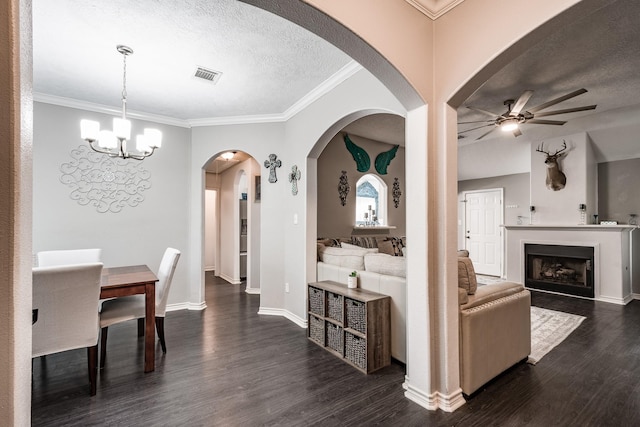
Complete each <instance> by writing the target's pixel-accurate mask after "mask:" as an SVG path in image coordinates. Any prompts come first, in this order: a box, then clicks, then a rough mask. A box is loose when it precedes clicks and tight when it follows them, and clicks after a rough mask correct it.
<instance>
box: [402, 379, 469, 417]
mask: <svg viewBox="0 0 640 427" xmlns="http://www.w3.org/2000/svg"><path fill="white" fill-rule="evenodd" d="M402 387H403V388H404V389H405V392H404V397H406V398H407V399H409V400H410V401H412V402H414V403H417V404H418V405H420V406H422V407H423V408H425V409H428V410H430V411H435V410H437V409H440V410H442V411H444V412H453V411H455V410H456V409H458V408H460V407H461V406H462V405H464V404H465V403H467V402H466V400H464V397H463V396H462V390H461V389H458V390H456V391H455V392H454V393H451V394H450V395H444V394H442V393H440V392H437V391H436V392H434V393H431V394H429V393H425V392H424V391H422V390H420V389H418V388H416V387H413V386H412V385H411V384H409V382H408V380H407V379H406V377H405V382H404V384H402Z"/></svg>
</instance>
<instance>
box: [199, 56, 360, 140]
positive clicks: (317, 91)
mask: <svg viewBox="0 0 640 427" xmlns="http://www.w3.org/2000/svg"><path fill="white" fill-rule="evenodd" d="M362 69H363V67H362V65H360V64H358V63H357V62H355V61H350V62H349V63H347V64H346V65H345V66H344V67H342V68H341V69H339V70H338V71H336V72H335V73H334V74H333V75H332V76H331V77H329V78H328V79H327V80H325V81H324V82H322V83H320V84H319V85H318V86H316V87H315V88H314V89H312V90H311V91H310V92H309V93H307V94H306V95H305V96H303V97H302V98H300V99H299V100H298V101H296V103H295V104H293V105H292V106H291V107H289V108H287V110H286V111H284V112H283V113H279V114H278V113H276V114H264V115H253V116H229V117H213V118H208V119H193V120H188V122H189V124H190V125H191V126H193V127H197V126H221V125H237V124H248V123H274V122H286V121H287V120H289V119H290V118H292V117H293V116H295V115H296V114H298V113H299V112H300V111H302V110H304V109H305V108H307V107H308V106H309V105H311V104H312V103H314V102H315V101H317V100H318V99H319V98H320V97H322V96H323V95H325V94H327V93H329V92H330V91H332V90H333V89H334V88H335V87H336V86H338V85H339V84H340V83H342V82H344V81H345V80H347V79H348V78H349V77H351V76H353V75H354V74H356V73H357V72H358V71H360V70H362Z"/></svg>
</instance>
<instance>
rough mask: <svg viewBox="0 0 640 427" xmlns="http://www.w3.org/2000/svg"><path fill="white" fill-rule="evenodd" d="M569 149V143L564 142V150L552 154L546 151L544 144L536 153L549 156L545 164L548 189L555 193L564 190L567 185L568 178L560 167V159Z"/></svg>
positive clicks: (541, 144)
mask: <svg viewBox="0 0 640 427" xmlns="http://www.w3.org/2000/svg"><path fill="white" fill-rule="evenodd" d="M566 149H567V143H566V142H565V141H564V140H562V148H561V149H559V150H556V152H555V153H553V154H551V153H549V152H548V151H546V150H545V149H544V143H540V145H539V146H538V148H536V151H537V152H538V153H542V154H544V155H546V156H547V158H546V159H545V161H544V163H545V165H547V180H546V184H547V188H548V189H550V190H553V191H558V190H562V189H563V188H564V186H565V185H566V183H567V177H566V176H565V174H564V173H562V171H561V170H560V166H558V157H560V156H561V155H562V154H563V152H564V150H566Z"/></svg>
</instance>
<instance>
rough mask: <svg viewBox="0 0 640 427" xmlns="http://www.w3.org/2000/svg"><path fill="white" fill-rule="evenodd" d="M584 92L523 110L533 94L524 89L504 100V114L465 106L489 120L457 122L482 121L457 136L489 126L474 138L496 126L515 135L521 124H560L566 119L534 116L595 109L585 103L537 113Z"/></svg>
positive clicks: (491, 130) (582, 90) (584, 90)
mask: <svg viewBox="0 0 640 427" xmlns="http://www.w3.org/2000/svg"><path fill="white" fill-rule="evenodd" d="M586 92H587V90H586V89H578V90H575V91H573V92H571V93H568V94H566V95H563V96H560V97H558V98H555V99H552V100H550V101H547V102H545V103H543V104H540V105H537V106H535V107H532V108H529V109H526V110H525V109H524V108H525V105H526V104H527V102H529V99H530V98H531V96H532V95H533V91H532V90H525V91H524V92H523V93H522V95H520V97H519V98H518V100H517V101H514V100H513V99H507V100H506V101H504V105H505V106H506V107H507V111H506V112H505V113H504V114H496V113H492V112H491V111H486V110H482V109H480V108H475V107H471V106H467V108H468V109H469V110H472V111H476V112H478V113H481V114H484V115H486V116H489V117H491V120H477V121H471V122H460V123H458V124H459V125H461V124H472V123H484V124H483V125H480V126H477V127H473V128H471V129H466V130H463V131H460V132H458V137H459V138H460V136H461V134H463V133H466V132H472V131H474V130H477V129H481V128H484V127H490V128H491V129H489V130H488V131H487V132H485V133H483V134H482V135H480V136H479V137H478V138H476V141H478V140H480V139H482V138H484V137H485V136H487V135H489V134H490V133H491V132H493V131H494V130H496V129H497V128H500V130H502V131H503V132H512V133H513V136H516V137H517V136H520V135H522V131H521V130H520V125H521V124H537V125H555V126H562V125H564V124H565V123H566V121H563V120H540V119H538V118H536V117H546V116H554V115H559V114H567V113H575V112H578V111H587V110H595V108H596V105H586V106H584V107H576V108H566V109H563V110H555V111H547V112H540V113H539V111H541V110H544V109H546V108H549V107H551V106H553V105H556V104H559V103H560V102H562V101H566V100H567V99H571V98H573V97H576V96H578V95H582V94H583V93H586Z"/></svg>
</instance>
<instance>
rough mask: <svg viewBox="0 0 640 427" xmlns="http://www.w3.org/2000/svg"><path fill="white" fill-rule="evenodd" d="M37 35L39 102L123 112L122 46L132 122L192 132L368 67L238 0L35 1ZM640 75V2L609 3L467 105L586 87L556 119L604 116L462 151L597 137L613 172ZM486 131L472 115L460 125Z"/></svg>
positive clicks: (495, 105) (399, 125)
mask: <svg viewBox="0 0 640 427" xmlns="http://www.w3.org/2000/svg"><path fill="white" fill-rule="evenodd" d="M439 2H440V0H438V1H435V2H434V1H432V0H428V1H426V2H425V1H422V4H423V6H424V5H425V4H426V5H429V4H435V5H436V6H439V5H440V3H439ZM418 3H420V1H419V2H418ZM441 3H442V5H447V7H448V6H451V5H455V4H458V2H455V1H449V0H447V1H446V2H441ZM445 9H446V8H445ZM443 10H444V9H443ZM33 28H34V30H33V31H34V34H33V42H34V90H35V92H36V94H35V98H36V99H37V100H38V99H39V100H46V101H47V102H54V103H57V102H58V101H60V100H61V99H62V98H70V99H71V100H74V101H80V102H82V103H92V104H99V105H104V106H109V107H112V108H114V109H119V108H120V92H121V85H122V57H121V55H120V54H119V53H117V51H116V49H115V47H116V45H118V44H126V45H128V46H130V47H132V48H133V49H134V51H135V53H134V54H133V56H131V57H129V59H128V61H127V64H128V71H127V91H128V101H129V102H128V108H129V111H130V112H141V113H144V114H147V115H155V116H160V117H167V118H173V119H177V120H179V121H183V122H184V123H189V124H193V123H194V122H198V121H200V123H206V121H207V120H216V119H233V118H237V117H238V116H242V117H246V116H249V117H253V116H269V115H282V114H283V113H285V112H286V111H287V110H290V109H292V107H294V106H295V105H296V104H297V103H300V101H301V100H302V99H304V98H305V97H306V96H307V95H308V94H310V93H312V92H313V91H314V90H317V88H318V87H319V86H322V85H323V83H325V82H327V81H328V80H331V79H332V78H335V76H336V75H340V74H341V73H344V72H345V70H347V69H349V67H350V66H351V67H353V65H354V64H353V62H352V60H351V58H349V57H348V56H347V55H345V54H344V53H343V52H342V51H340V50H338V49H337V48H335V47H333V46H332V45H330V44H329V43H327V42H325V41H324V40H322V39H320V38H318V37H316V36H315V35H313V34H311V33H310V32H308V31H306V30H304V29H302V28H300V27H298V26H297V25H295V24H292V23H290V22H289V21H286V20H284V19H281V18H279V17H277V16H275V15H272V14H270V13H268V12H265V11H264V10H262V9H259V8H256V7H253V6H251V5H247V4H245V3H243V2H239V1H236V0H215V1H208V0H171V1H170V0H139V1H135V2H133V1H129V0H109V1H107V0H34V1H33ZM197 66H203V67H207V68H211V69H214V70H216V71H220V72H222V73H223V75H222V77H221V79H220V81H219V82H218V83H217V84H216V85H212V84H210V83H207V82H202V81H198V80H196V79H194V78H193V77H192V75H193V72H194V71H195V68H196V67H197ZM638 70H640V2H639V1H637V0H619V1H614V2H608V4H607V5H606V6H604V7H603V8H602V9H601V10H600V11H598V12H597V13H594V14H593V15H592V16H590V17H588V18H586V19H584V20H582V21H580V22H575V23H573V24H572V25H568V26H566V27H565V28H563V29H562V30H561V31H559V32H557V33H554V34H549V36H548V38H547V39H545V40H543V41H542V42H540V43H539V44H538V45H536V46H534V47H533V48H531V49H530V50H529V51H527V52H525V53H524V54H523V55H522V56H521V57H519V58H517V59H516V60H514V61H513V62H512V63H511V64H509V65H508V66H506V67H505V68H504V69H503V70H501V71H499V72H498V73H497V74H496V75H495V76H494V77H492V78H491V79H490V80H489V81H487V82H486V83H485V84H484V85H483V86H482V87H481V88H480V89H478V91H476V93H474V94H473V95H472V96H471V97H470V98H469V99H468V100H467V101H466V102H465V104H464V105H472V106H475V107H479V108H482V109H485V110H489V111H493V112H496V113H502V112H504V109H505V107H504V106H503V101H504V100H505V99H509V98H514V99H517V97H518V96H519V95H520V94H521V93H522V92H523V91H524V90H527V89H530V90H533V91H534V95H533V97H532V98H531V99H530V101H529V102H528V103H527V106H528V107H531V106H534V105H537V104H540V103H542V102H545V101H547V100H550V99H553V98H556V97H558V96H560V95H564V94H566V93H568V92H571V91H573V90H575V89H578V88H581V87H584V88H586V89H587V90H588V91H589V92H588V93H586V94H584V95H580V96H578V97H576V98H574V99H572V100H569V101H566V102H563V103H560V104H558V105H557V106H555V107H554V108H552V109H561V108H571V107H574V106H581V105H588V104H597V105H598V108H597V109H596V110H595V111H588V112H580V113H571V114H566V115H562V116H552V117H548V118H549V119H559V120H568V123H567V124H565V125H564V126H544V125H530V124H526V125H523V127H522V131H523V136H520V137H518V138H514V137H513V136H512V135H505V134H501V133H500V132H493V133H492V134H490V135H489V136H487V137H485V138H484V139H483V140H481V141H479V142H475V141H474V139H475V138H476V137H477V136H479V135H480V134H481V133H482V130H478V131H475V132H470V133H468V134H465V136H467V138H465V139H461V140H460V146H461V149H464V148H465V147H466V146H469V145H470V144H471V145H475V144H493V145H494V146H503V147H507V146H512V145H510V144H521V145H528V143H529V142H538V141H542V140H544V139H548V138H552V137H554V136H558V135H560V136H561V135H570V134H572V133H575V132H582V131H588V132H589V134H590V135H591V137H592V139H593V141H594V143H595V145H596V152H597V155H598V160H599V161H605V160H617V159H622V158H630V157H640V148H638V146H639V145H640V144H638V142H637V140H638V139H637V137H636V135H640V107H638V105H639V101H638V99H640V96H639V95H640V72H638ZM60 97H62V98H60ZM525 109H526V108H525ZM483 119H486V117H485V116H482V115H478V114H476V113H473V112H471V111H470V110H467V109H466V108H464V107H461V108H460V109H459V121H472V120H483ZM469 126H470V125H469ZM612 127H617V128H619V129H621V131H620V132H619V133H618V135H617V137H616V138H615V139H616V140H615V141H612V140H611V137H610V133H609V132H607V129H610V128H612ZM466 128H467V125H460V126H459V129H460V130H463V129H466ZM347 131H349V132H350V133H353V134H356V135H359V136H362V137H366V138H370V139H375V140H378V141H383V142H388V143H391V144H403V141H404V119H403V118H400V117H397V116H390V115H376V116H373V117H368V118H364V119H362V120H360V121H358V122H356V123H354V124H352V125H351V126H350V127H349V128H347ZM483 151H488V150H480V152H483ZM516 151H518V152H523V150H519V149H518V150H516ZM462 157H463V156H461V158H462ZM483 165H484V166H485V167H487V168H491V169H490V170H487V171H485V172H480V169H479V168H478V166H477V165H476V166H474V169H475V170H478V174H485V175H486V174H492V175H499V174H501V171H499V170H495V165H490V164H489V163H486V162H485V163H483ZM463 168H466V167H465V166H464V165H461V169H463ZM469 169H470V168H466V170H469ZM486 176H489V175H486Z"/></svg>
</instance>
